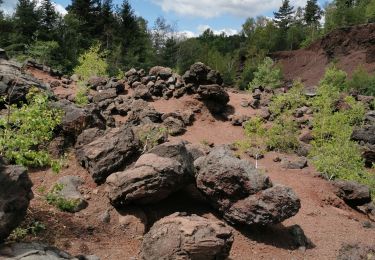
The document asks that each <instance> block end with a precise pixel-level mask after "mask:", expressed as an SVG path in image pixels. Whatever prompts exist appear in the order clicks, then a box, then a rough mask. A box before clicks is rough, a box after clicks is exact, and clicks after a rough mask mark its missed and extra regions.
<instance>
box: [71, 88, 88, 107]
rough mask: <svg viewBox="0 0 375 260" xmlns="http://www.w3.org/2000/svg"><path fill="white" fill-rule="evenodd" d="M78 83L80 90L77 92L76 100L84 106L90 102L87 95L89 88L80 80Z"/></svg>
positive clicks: (79, 104) (80, 105)
mask: <svg viewBox="0 0 375 260" xmlns="http://www.w3.org/2000/svg"><path fill="white" fill-rule="evenodd" d="M78 85H79V86H78V91H77V93H76V96H75V98H74V101H75V103H76V104H77V105H78V106H79V107H83V106H86V105H87V104H88V103H89V98H88V96H87V93H88V89H87V87H86V86H83V82H79V83H78Z"/></svg>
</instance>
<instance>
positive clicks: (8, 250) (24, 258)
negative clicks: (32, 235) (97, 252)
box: [0, 242, 100, 260]
mask: <svg viewBox="0 0 375 260" xmlns="http://www.w3.org/2000/svg"><path fill="white" fill-rule="evenodd" d="M0 255H2V256H4V257H6V258H5V259H8V260H100V258H99V257H97V256H94V255H87V256H85V255H79V256H76V257H73V256H72V255H70V254H69V253H67V252H65V251H62V250H60V249H58V248H56V247H53V246H49V245H45V244H41V243H35V242H34V243H13V244H5V245H2V246H0Z"/></svg>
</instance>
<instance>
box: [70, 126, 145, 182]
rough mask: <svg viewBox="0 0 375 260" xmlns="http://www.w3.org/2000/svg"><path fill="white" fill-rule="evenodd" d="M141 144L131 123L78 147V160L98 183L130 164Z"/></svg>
mask: <svg viewBox="0 0 375 260" xmlns="http://www.w3.org/2000/svg"><path fill="white" fill-rule="evenodd" d="M140 149H141V144H140V141H139V139H138V137H137V136H136V135H135V134H134V131H133V129H132V125H131V124H125V125H123V126H121V127H119V128H113V129H110V130H109V131H107V132H106V133H105V134H104V135H103V136H101V137H99V138H97V139H96V140H94V141H93V142H91V143H89V144H87V145H84V146H82V147H79V148H78V149H76V156H77V160H78V161H79V162H80V164H81V165H82V166H83V167H84V168H86V169H87V170H88V171H89V173H90V174H91V176H92V178H93V179H94V180H95V182H97V183H102V182H104V181H105V179H106V178H107V177H108V176H109V175H110V174H111V173H113V172H115V171H117V170H118V169H119V168H121V167H123V166H126V165H128V164H130V163H131V162H132V161H133V159H134V156H136V155H137V154H139V151H140Z"/></svg>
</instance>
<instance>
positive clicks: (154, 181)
mask: <svg viewBox="0 0 375 260" xmlns="http://www.w3.org/2000/svg"><path fill="white" fill-rule="evenodd" d="M192 166H193V158H192V156H191V154H190V153H188V151H187V149H186V147H185V144H184V143H183V142H170V143H165V144H161V145H159V146H156V147H155V148H153V149H152V150H150V151H149V153H147V154H144V155H142V156H141V157H140V158H139V159H138V161H137V162H136V163H135V165H134V167H133V168H131V169H128V170H126V171H124V172H118V173H114V174H112V175H110V176H109V177H108V178H107V181H106V183H107V192H108V197H109V199H110V201H111V203H112V204H113V205H115V206H122V205H126V204H129V203H135V204H149V203H155V202H158V201H161V200H163V199H165V198H167V197H168V196H169V195H170V194H172V193H173V192H176V191H178V190H180V189H182V188H183V187H185V186H186V185H188V184H189V183H192V180H193V171H194V169H193V167H192Z"/></svg>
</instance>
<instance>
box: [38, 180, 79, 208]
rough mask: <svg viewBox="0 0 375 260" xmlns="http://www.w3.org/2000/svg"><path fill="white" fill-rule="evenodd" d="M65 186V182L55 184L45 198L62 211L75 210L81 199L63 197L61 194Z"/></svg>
mask: <svg viewBox="0 0 375 260" xmlns="http://www.w3.org/2000/svg"><path fill="white" fill-rule="evenodd" d="M63 188H64V185H63V184H55V186H53V188H52V190H51V191H50V192H48V193H47V194H46V196H45V199H46V201H47V202H48V204H50V205H53V206H55V207H56V208H58V209H59V210H61V211H66V212H73V211H74V209H75V208H77V206H78V204H79V200H74V199H71V200H68V199H65V198H63V197H62V196H61V195H60V192H61V191H62V190H63Z"/></svg>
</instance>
